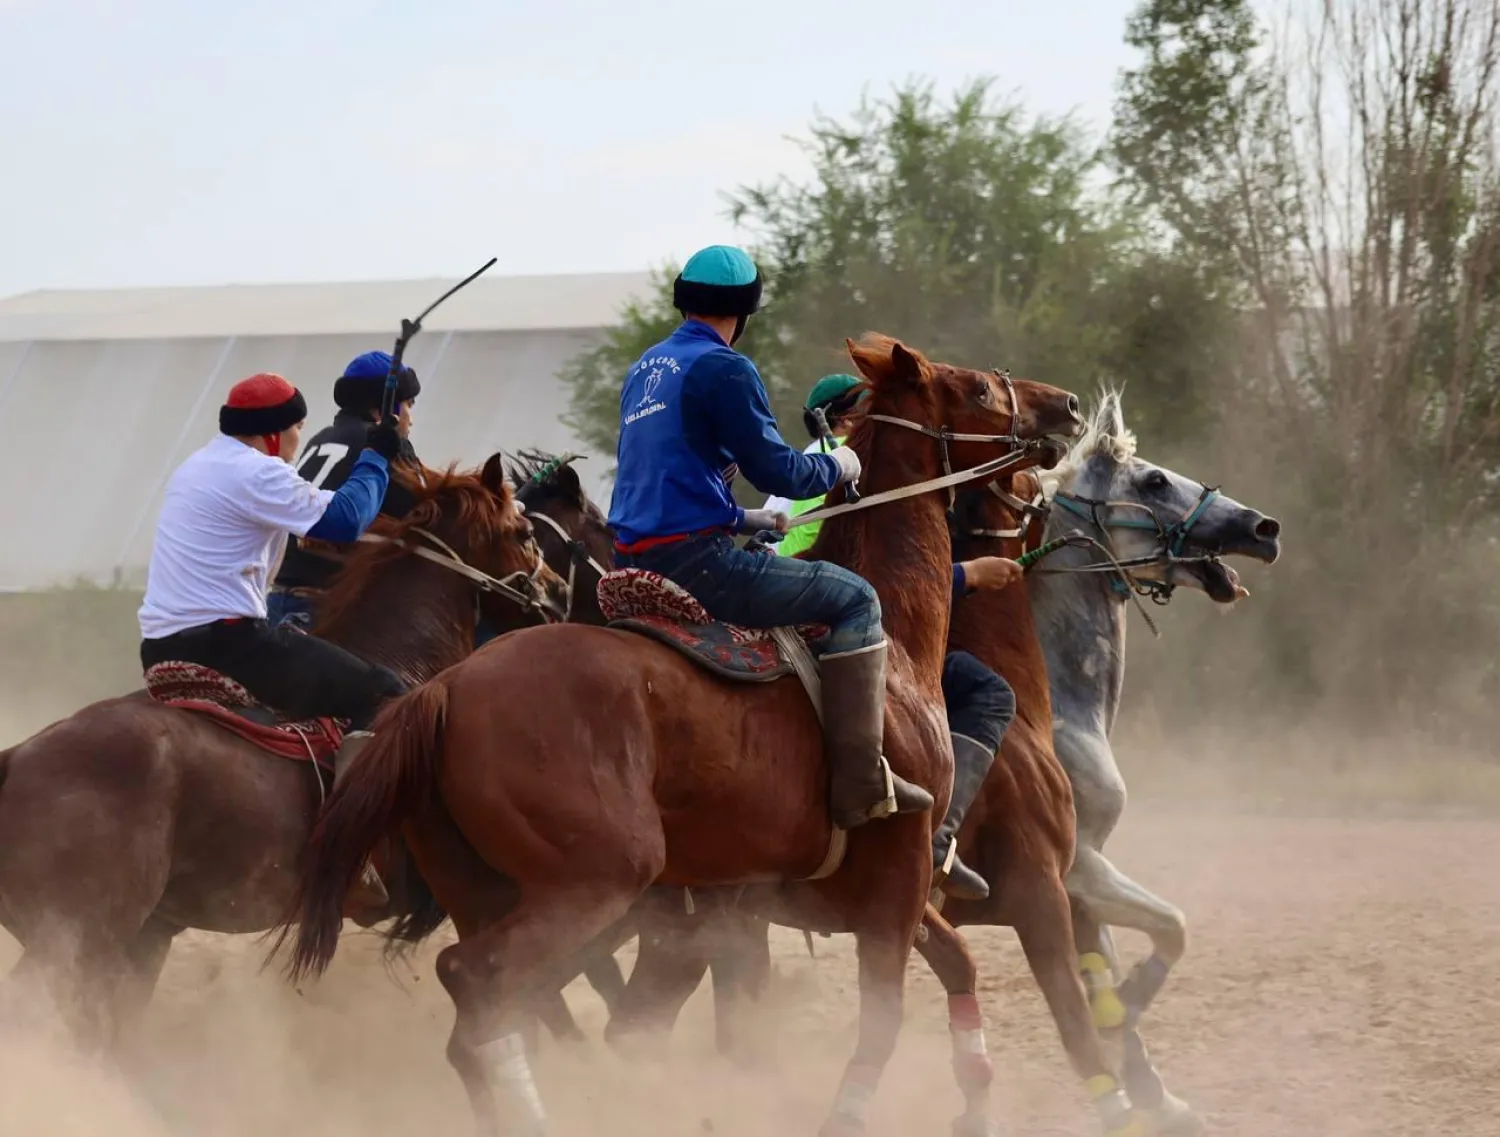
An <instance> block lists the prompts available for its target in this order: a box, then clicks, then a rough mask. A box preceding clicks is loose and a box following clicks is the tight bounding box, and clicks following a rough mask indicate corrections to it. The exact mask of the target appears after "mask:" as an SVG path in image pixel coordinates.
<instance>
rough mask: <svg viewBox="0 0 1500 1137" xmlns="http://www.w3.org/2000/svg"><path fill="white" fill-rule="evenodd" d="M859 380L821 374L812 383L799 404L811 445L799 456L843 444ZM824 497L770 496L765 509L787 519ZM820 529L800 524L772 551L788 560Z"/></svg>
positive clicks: (860, 394)
mask: <svg viewBox="0 0 1500 1137" xmlns="http://www.w3.org/2000/svg"><path fill="white" fill-rule="evenodd" d="M862 387H863V381H862V380H860V379H857V378H856V377H855V376H853V375H843V374H838V375H825V376H823V378H821V379H819V380H818V381H817V382H816V383H814V384H813V388H812V390H811V391H809V392H808V393H807V401H806V402H805V403H803V404H802V423H803V425H804V426H806V427H807V433H808V436H809V437H810V438H812V442H811V443H809V444H808V445H807V447H806V448H805V449H804V451H803V453H805V454H814V453H818V452H822V453H825V454H826V453H827V452H828V451H830V450H832V449H834V448H835V447H837V446H842V445H843V444H844V439H845V437H846V436H847V429H846V428H847V426H848V418H849V412H850V411H851V410H852V409H853V408H854V405H855V404H856V403H858V402H859V401H860V400H861V399H862V398H864V396H865V391H864V390H863V389H862ZM819 410H821V411H822V412H823V414H824V416H825V421H826V422H827V423H828V433H829V434H830V435H832V437H831V438H829V437H825V435H824V434H823V430H822V428H821V426H820V425H819V423H818V420H817V417H816V412H817V411H819ZM824 496H826V495H823V494H819V495H818V496H817V497H810V498H805V499H804V500H802V501H788V500H787V499H786V498H784V497H771V498H767V499H766V505H765V507H766V508H767V509H770V510H774V511H775V512H777V513H785V514H786V515H787V516H788V517H797V516H799V515H801V514H803V513H806V512H808V511H809V510H813V509H817V508H818V506H820V505H822V504H823V498H824ZM821 527H822V525H821V522H814V523H813V524H811V525H804V526H802V527H801V528H799V529H792V530H790V531H789V532H788V533H787V535H786V536H785V537H783V538H782V539H781V542H780V544H778V545H776V546H775V548H776V551H777V552H778V553H780V554H781V555H782V556H784V557H790V556H792V555H794V554H796V553H800V552H802V551H803V550H805V549H809V548H811V547H812V543H813V541H814V540H816V539H817V536H818V530H819V529H820V528H821Z"/></svg>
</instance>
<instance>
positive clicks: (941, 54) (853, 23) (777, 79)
mask: <svg viewBox="0 0 1500 1137" xmlns="http://www.w3.org/2000/svg"><path fill="white" fill-rule="evenodd" d="M1132 7H1134V0H1054V2H1053V3H1050V4H1038V3H1036V2H1035V0H918V2H912V0H838V2H834V0H752V2H748V3H743V2H742V3H739V4H734V3H728V2H725V0H717V2H714V3H709V2H707V0H698V2H695V3H687V2H679V0H633V2H632V0H542V2H538V0H528V2H525V3H519V2H516V0H254V2H253V3H233V2H230V0H191V2H186V0H0V59H3V66H0V297H3V296H9V295H14V294H16V293H20V292H26V291H31V290H33V289H41V288H116V287H135V286H161V285H207V284H228V283H269V282H292V281H299V282H300V281H344V280H379V279H398V278H407V277H458V276H461V275H464V274H465V273H467V272H468V271H469V270H471V269H472V268H476V267H478V266H479V265H480V264H481V263H483V262H484V261H485V260H487V259H489V258H490V257H491V256H495V257H498V258H499V263H498V264H497V265H496V266H495V268H494V269H492V270H491V272H492V273H497V274H498V273H570V272H612V271H632V270H643V269H647V268H651V267H654V266H657V265H660V264H661V263H663V262H664V261H667V260H669V259H675V260H677V261H679V262H680V261H681V260H682V259H683V258H685V257H686V256H687V255H689V254H690V253H691V252H692V251H693V250H694V249H696V248H699V247H701V246H702V245H705V244H711V243H714V242H717V241H735V240H737V239H740V240H743V239H744V236H745V235H744V234H743V233H741V232H737V231H736V230H735V228H734V227H733V226H732V224H731V223H730V222H729V221H728V219H727V218H726V217H725V216H724V208H725V207H724V200H723V196H722V195H723V193H724V192H725V191H727V190H731V189H734V188H736V187H738V186H741V185H746V184H756V183H762V182H767V181H770V180H773V179H775V178H778V177H781V176H788V177H793V178H795V177H797V176H798V175H799V174H802V173H805V171H806V169H807V167H806V164H805V161H804V159H803V157H802V155H801V153H800V152H799V150H798V148H797V146H796V144H795V142H794V141H793V139H794V138H796V137H805V136H806V130H807V127H808V125H809V123H810V122H811V121H812V119H813V118H814V117H815V116H816V115H818V114H828V115H832V116H834V117H845V116H847V115H848V114H849V112H851V111H852V110H853V109H854V108H856V107H857V106H858V104H859V101H860V98H861V96H862V95H863V94H866V93H868V94H870V95H871V96H880V95H883V94H886V93H888V92H889V91H890V89H891V87H892V85H893V84H896V83H899V82H902V81H904V80H907V79H911V78H920V79H926V80H930V81H932V82H933V83H934V84H935V85H936V86H937V88H938V89H939V90H940V91H946V90H951V89H952V88H953V87H955V86H957V85H959V84H961V83H963V82H965V81H967V80H970V79H973V78H976V77H979V76H985V75H988V76H993V77H994V79H995V82H996V87H997V90H998V91H1000V92H1002V93H1011V94H1014V95H1016V96H1017V97H1018V98H1020V99H1021V100H1022V101H1023V102H1024V103H1025V105H1026V106H1027V108H1028V109H1030V110H1032V111H1034V112H1038V113H1046V114H1064V113H1070V112H1071V113H1075V114H1076V115H1077V116H1078V117H1079V118H1080V119H1081V120H1082V121H1084V122H1086V123H1089V124H1091V125H1093V126H1095V127H1096V128H1102V127H1103V126H1104V125H1105V124H1106V123H1107V121H1108V116H1109V110H1110V105H1111V102H1112V99H1113V93H1114V84H1115V80H1116V76H1117V73H1118V71H1119V69H1120V68H1121V67H1122V66H1124V65H1126V64H1127V63H1129V62H1130V61H1131V54H1130V52H1129V51H1128V49H1127V48H1126V47H1125V45H1124V43H1123V42H1122V32H1123V28H1124V21H1125V17H1126V14H1127V13H1128V11H1129V10H1130V9H1131V8H1132Z"/></svg>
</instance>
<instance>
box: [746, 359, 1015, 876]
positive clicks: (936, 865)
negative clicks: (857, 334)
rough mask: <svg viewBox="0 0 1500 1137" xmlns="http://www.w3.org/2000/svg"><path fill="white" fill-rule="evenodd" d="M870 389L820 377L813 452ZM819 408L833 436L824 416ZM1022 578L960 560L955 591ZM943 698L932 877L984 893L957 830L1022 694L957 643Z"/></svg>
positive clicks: (774, 501)
mask: <svg viewBox="0 0 1500 1137" xmlns="http://www.w3.org/2000/svg"><path fill="white" fill-rule="evenodd" d="M864 396H865V389H864V386H863V383H862V381H861V380H859V379H857V378H855V377H854V376H853V375H825V376H823V378H821V379H819V380H818V381H817V382H816V383H814V384H813V388H812V390H811V391H809V392H808V393H807V401H806V402H805V403H804V404H803V409H802V422H803V424H804V425H805V426H806V427H807V433H808V434H809V435H810V436H811V437H812V439H813V442H812V444H811V445H810V446H808V447H807V450H806V452H807V453H813V452H816V451H818V450H820V449H821V450H823V451H825V452H826V451H828V450H830V449H833V448H835V447H838V446H841V445H843V443H844V439H845V438H846V437H847V436H848V430H849V419H850V416H851V413H852V412H853V410H854V408H855V406H856V405H857V404H858V403H859V401H860V400H861V399H862V398H864ZM819 410H822V412H823V419H824V422H826V423H827V424H828V431H827V434H828V435H832V438H831V439H830V438H828V437H827V435H825V433H824V431H823V429H822V424H821V423H819V421H818V417H817V412H818V411H819ZM822 504H823V497H822V496H818V497H811V498H806V499H805V500H802V501H789V500H788V499H786V498H782V497H773V498H770V499H769V500H767V502H766V505H765V508H766V509H768V510H775V511H777V512H780V513H785V514H788V515H789V516H791V517H796V516H798V515H800V514H803V513H807V512H808V511H809V510H813V509H816V508H817V507H818V506H820V505H822ZM821 527H822V522H817V521H815V522H813V523H811V524H809V525H803V526H801V527H800V528H797V529H792V530H789V531H788V532H787V534H786V536H785V537H784V538H782V540H781V542H780V543H779V544H777V545H776V546H775V549H776V551H777V552H778V553H780V554H782V555H783V556H791V555H793V554H796V553H800V552H803V551H804V550H806V549H807V548H809V547H811V545H812V543H813V541H814V539H815V538H816V537H817V535H818V530H819V529H820V528H821ZM1020 578H1021V566H1020V565H1018V564H1016V563H1015V562H1014V561H1011V560H1007V559H1005V558H1004V557H980V558H978V559H976V560H972V561H966V562H964V563H963V564H957V565H954V566H953V594H954V598H955V599H957V598H958V597H959V596H963V595H965V594H967V593H969V592H973V591H976V590H979V589H991V588H1004V587H1006V586H1007V585H1010V584H1012V583H1014V582H1016V581H1018V580H1020ZM943 703H944V705H945V707H946V709H947V712H948V733H949V735H950V737H951V738H952V740H953V794H952V796H951V798H950V800H949V802H948V812H947V814H946V815H945V816H944V817H943V820H942V823H941V824H939V825H938V827H937V831H936V832H935V833H934V834H933V838H932V860H933V874H934V875H933V884H934V885H936V886H937V887H939V888H941V889H942V890H943V891H944V892H946V893H947V894H948V895H950V896H953V897H956V898H958V899H961V900H983V899H985V898H986V897H987V896H988V895H989V892H990V888H989V883H988V882H987V881H986V880H985V879H984V877H982V876H981V875H979V873H977V872H975V871H974V870H973V869H971V868H970V867H969V866H968V865H966V864H964V863H963V861H961V860H959V858H958V851H957V850H958V829H959V826H960V825H962V824H963V820H964V815H965V814H967V813H968V811H969V806H971V805H972V804H973V803H974V799H975V798H976V797H977V796H978V795H979V790H980V787H982V786H983V785H984V780H985V778H986V777H987V776H988V774H989V772H990V767H991V766H992V765H993V764H994V761H995V754H996V753H997V752H998V751H999V749H1000V743H1001V741H1002V740H1003V739H1004V737H1005V732H1006V730H1007V728H1009V726H1010V724H1011V720H1012V719H1014V718H1015V714H1016V697H1015V693H1014V692H1013V691H1012V690H1011V687H1010V684H1009V683H1007V682H1006V681H1005V679H1004V678H1003V677H1002V676H1000V675H997V674H995V672H994V671H993V670H991V669H990V668H989V667H987V666H985V664H983V663H981V662H980V661H979V660H978V659H977V658H975V657H974V656H972V655H970V654H969V653H968V652H966V651H956V650H952V651H949V652H948V654H947V656H946V657H945V658H944V660H943Z"/></svg>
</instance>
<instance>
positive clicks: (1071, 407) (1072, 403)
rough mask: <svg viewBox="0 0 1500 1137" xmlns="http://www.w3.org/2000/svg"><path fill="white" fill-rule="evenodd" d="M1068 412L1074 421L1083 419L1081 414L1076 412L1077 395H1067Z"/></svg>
mask: <svg viewBox="0 0 1500 1137" xmlns="http://www.w3.org/2000/svg"><path fill="white" fill-rule="evenodd" d="M1068 413H1069V414H1070V415H1072V416H1073V418H1074V420H1075V421H1076V422H1082V421H1083V418H1082V416H1081V415H1080V414H1079V413H1078V396H1077V395H1069V396H1068Z"/></svg>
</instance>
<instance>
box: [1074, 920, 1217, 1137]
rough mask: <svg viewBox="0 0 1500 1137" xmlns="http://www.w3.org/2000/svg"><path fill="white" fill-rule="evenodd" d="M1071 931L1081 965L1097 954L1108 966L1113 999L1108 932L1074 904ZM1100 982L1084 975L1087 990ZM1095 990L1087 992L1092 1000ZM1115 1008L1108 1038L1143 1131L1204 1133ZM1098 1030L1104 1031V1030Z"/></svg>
mask: <svg viewBox="0 0 1500 1137" xmlns="http://www.w3.org/2000/svg"><path fill="white" fill-rule="evenodd" d="M1073 929H1074V934H1075V939H1076V943H1077V948H1078V953H1079V957H1080V959H1083V958H1086V957H1087V956H1088V955H1089V954H1090V953H1095V954H1097V955H1099V956H1102V957H1103V959H1104V960H1105V961H1106V963H1107V966H1108V971H1107V975H1108V982H1109V983H1110V984H1111V987H1110V991H1111V994H1113V990H1114V988H1113V986H1112V985H1113V983H1114V982H1115V980H1116V977H1117V976H1118V974H1119V956H1118V954H1117V952H1116V951H1115V945H1114V938H1113V937H1112V936H1111V935H1110V932H1109V928H1108V927H1107V926H1106V925H1103V924H1100V923H1099V922H1098V921H1097V920H1096V919H1095V918H1094V914H1093V912H1091V911H1090V910H1089V909H1088V907H1087V906H1086V905H1084V904H1082V903H1080V902H1079V901H1078V900H1077V899H1076V898H1075V899H1074V901H1073ZM1098 978H1099V972H1098V971H1097V970H1095V971H1094V972H1092V973H1090V972H1086V973H1085V975H1084V979H1085V981H1086V982H1089V983H1091V984H1094V983H1097V981H1098ZM1096 989H1097V988H1094V989H1091V992H1090V994H1091V997H1092V995H1093V993H1094V990H1096ZM1113 1002H1114V1004H1115V1006H1116V1007H1118V1015H1110V1016H1109V1017H1110V1018H1111V1019H1114V1020H1115V1021H1116V1022H1117V1023H1118V1025H1117V1026H1115V1027H1114V1028H1113V1029H1112V1030H1109V1031H1107V1032H1106V1033H1118V1035H1119V1040H1120V1044H1121V1047H1122V1049H1123V1051H1124V1060H1125V1061H1124V1068H1123V1070H1122V1074H1123V1077H1124V1079H1125V1092H1126V1093H1127V1094H1129V1095H1130V1100H1131V1102H1132V1103H1133V1104H1134V1105H1135V1107H1136V1109H1137V1110H1138V1111H1139V1112H1140V1113H1141V1114H1142V1115H1143V1116H1144V1117H1145V1119H1146V1124H1147V1127H1148V1128H1149V1129H1150V1130H1151V1132H1152V1133H1154V1134H1160V1135H1162V1137H1196V1135H1197V1134H1201V1133H1202V1132H1203V1131H1204V1123H1203V1120H1202V1119H1201V1118H1200V1117H1199V1116H1198V1115H1197V1114H1196V1113H1195V1112H1194V1111H1193V1109H1192V1107H1191V1106H1189V1105H1188V1104H1187V1102H1185V1101H1183V1100H1182V1099H1181V1098H1179V1097H1177V1096H1176V1095H1175V1094H1173V1093H1172V1092H1171V1091H1170V1090H1168V1089H1167V1088H1166V1086H1165V1084H1164V1083H1163V1082H1162V1078H1161V1075H1160V1074H1159V1073H1158V1072H1157V1070H1156V1067H1155V1066H1154V1065H1152V1062H1151V1058H1150V1055H1149V1054H1148V1053H1147V1050H1146V1043H1145V1040H1144V1039H1143V1038H1142V1037H1141V1034H1140V1030H1139V1022H1138V1021H1137V1019H1136V1018H1135V1017H1133V1016H1131V1015H1130V1014H1129V1013H1128V1011H1127V1009H1126V1007H1125V1004H1124V1003H1123V1002H1122V1001H1121V1000H1120V999H1119V998H1118V997H1115V998H1114V999H1113ZM1094 1010H1095V1014H1094V1021H1095V1023H1096V1024H1100V1016H1099V1007H1098V1005H1097V1004H1096V1005H1095V1008H1094ZM1100 1025H1101V1027H1102V1026H1103V1025H1104V1024H1100Z"/></svg>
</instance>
